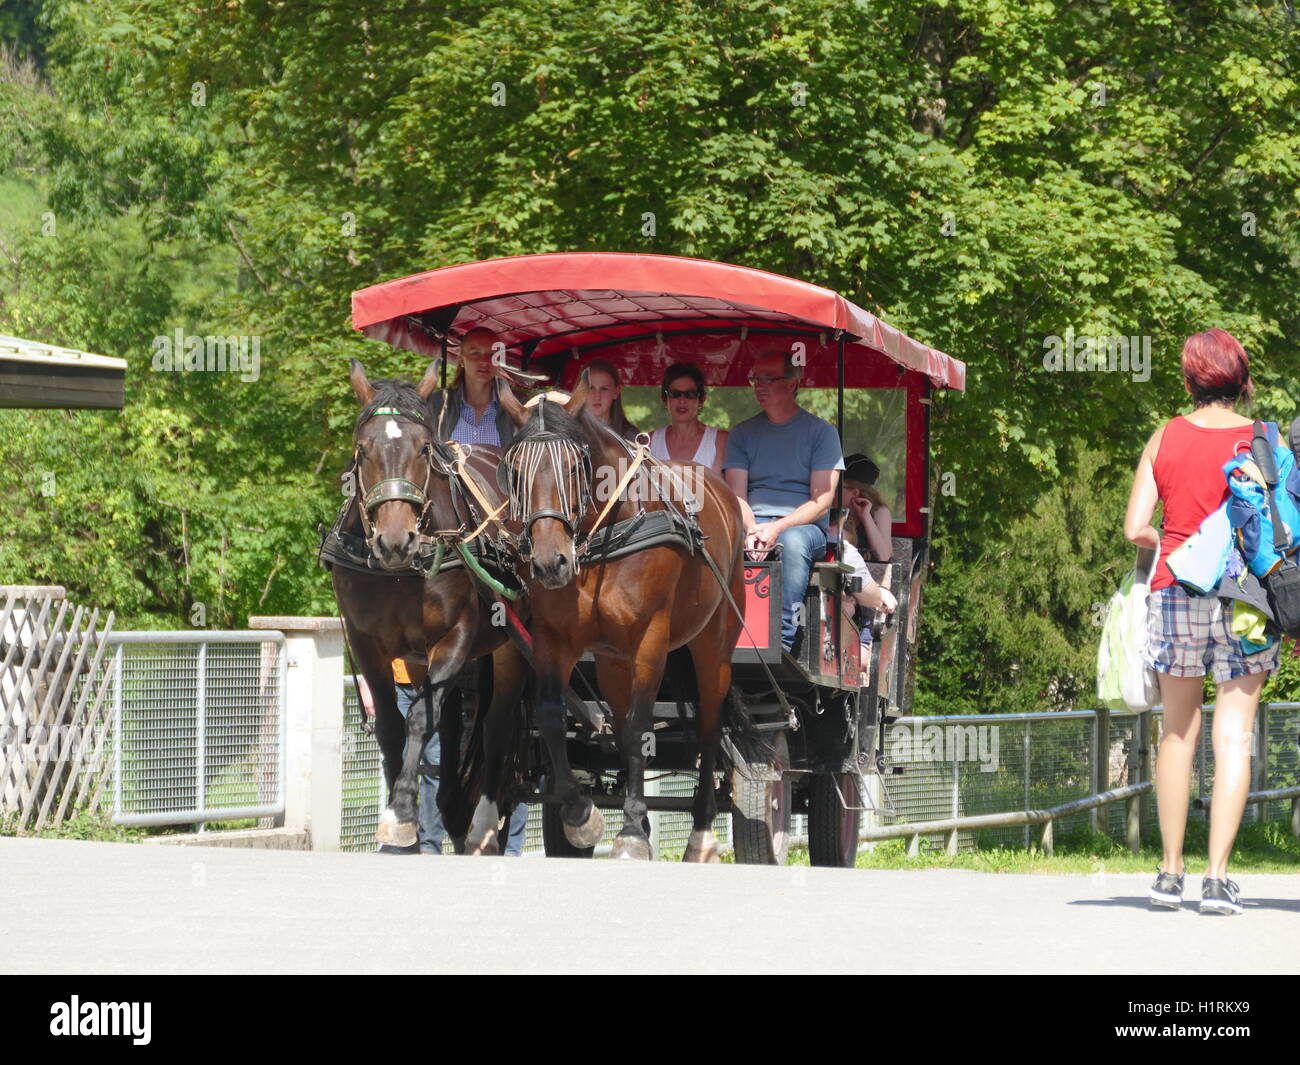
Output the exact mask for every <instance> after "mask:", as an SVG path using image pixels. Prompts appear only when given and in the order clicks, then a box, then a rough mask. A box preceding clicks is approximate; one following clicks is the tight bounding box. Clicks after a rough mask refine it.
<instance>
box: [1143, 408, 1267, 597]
mask: <svg viewBox="0 0 1300 1065" xmlns="http://www.w3.org/2000/svg"><path fill="white" fill-rule="evenodd" d="M1252 435H1254V424H1253V423H1247V424H1246V425H1232V426H1228V427H1227V428H1223V429H1203V428H1202V427H1201V426H1199V425H1193V424H1192V423H1191V422H1189V421H1188V420H1187V419H1186V418H1185V417H1183V416H1182V415H1179V416H1178V417H1177V418H1174V419H1173V420H1172V421H1170V422H1167V423H1166V424H1165V432H1164V436H1163V437H1161V439H1160V450H1159V451H1158V452H1157V453H1156V460H1155V462H1154V463H1153V465H1152V468H1153V470H1154V471H1155V478H1156V488H1157V489H1158V491H1159V493H1160V500H1161V502H1163V503H1164V505H1165V509H1164V515H1163V517H1162V518H1161V533H1160V559H1159V561H1158V562H1157V563H1156V571H1155V574H1154V575H1153V576H1152V578H1151V588H1152V590H1153V591H1154V590H1155V589H1157V588H1168V587H1169V586H1170V585H1172V584H1174V583H1175V582H1174V575H1173V574H1172V573H1170V572H1169V566H1168V565H1166V560H1167V559H1168V558H1169V556H1170V555H1171V554H1172V553H1173V552H1174V551H1176V550H1177V549H1178V548H1179V547H1181V546H1182V544H1183V541H1185V540H1186V539H1187V538H1188V537H1189V536H1191V535H1192V534H1193V533H1194V532H1196V530H1197V529H1199V528H1200V526H1201V522H1203V521H1204V520H1205V519H1206V518H1207V517H1208V516H1209V515H1210V514H1212V513H1214V511H1215V510H1217V509H1218V507H1219V505H1220V504H1221V503H1222V502H1223V501H1224V500H1225V499H1227V498H1228V481H1227V478H1225V477H1224V476H1223V464H1224V463H1225V462H1227V461H1228V460H1229V459H1230V458H1232V456H1233V455H1235V454H1236V453H1237V444H1238V442H1239V441H1245V443H1246V445H1247V446H1249V445H1250V438H1251V436H1252Z"/></svg>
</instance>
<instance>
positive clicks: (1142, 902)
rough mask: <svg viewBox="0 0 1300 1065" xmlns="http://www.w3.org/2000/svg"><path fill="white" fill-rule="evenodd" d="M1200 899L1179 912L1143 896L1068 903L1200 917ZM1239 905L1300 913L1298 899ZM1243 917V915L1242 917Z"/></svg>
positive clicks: (1246, 901) (1190, 899)
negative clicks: (1187, 914) (1155, 903)
mask: <svg viewBox="0 0 1300 1065" xmlns="http://www.w3.org/2000/svg"><path fill="white" fill-rule="evenodd" d="M1199 903H1200V899H1198V898H1195V897H1193V896H1189V897H1188V898H1185V899H1183V905H1182V907H1181V909H1180V910H1170V909H1164V908H1163V907H1159V906H1152V905H1151V903H1150V900H1148V899H1147V897H1146V896H1145V895H1137V896H1130V897H1118V896H1117V897H1115V898H1109V899H1075V900H1074V901H1072V902H1071V903H1070V905H1071V906H1127V907H1130V908H1132V909H1137V910H1150V911H1151V912H1152V913H1170V914H1173V913H1179V912H1182V913H1192V914H1196V915H1197V916H1200V913H1199V911H1198V910H1197V906H1198V905H1199ZM1241 905H1242V906H1243V907H1245V910H1246V913H1249V912H1250V911H1251V910H1289V911H1290V912H1291V913H1300V899H1242V900H1241ZM1243 916H1244V915H1243Z"/></svg>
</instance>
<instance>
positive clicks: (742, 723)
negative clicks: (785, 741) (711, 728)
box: [720, 684, 776, 769]
mask: <svg viewBox="0 0 1300 1065" xmlns="http://www.w3.org/2000/svg"><path fill="white" fill-rule="evenodd" d="M722 727H723V729H724V730H725V732H724V739H723V743H722V744H721V754H720V761H721V763H722V767H723V768H724V769H734V768H736V766H737V762H745V763H749V764H754V763H766V762H770V761H771V760H772V759H773V758H775V757H776V748H774V747H773V746H772V744H771V743H769V742H768V741H767V739H765V738H764V736H763V733H761V732H759V731H758V728H757V727H756V726H755V725H754V719H753V718H752V717H751V716H750V713H749V708H748V707H747V706H746V705H745V700H744V699H742V698H741V695H740V691H739V689H737V687H736V686H735V685H734V684H733V685H732V686H731V687H730V688H728V689H727V697H726V698H725V699H723V700H722ZM727 741H730V742H727Z"/></svg>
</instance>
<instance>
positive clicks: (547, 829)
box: [538, 777, 596, 858]
mask: <svg viewBox="0 0 1300 1065" xmlns="http://www.w3.org/2000/svg"><path fill="white" fill-rule="evenodd" d="M538 790H539V791H541V792H542V793H543V794H545V793H546V791H547V782H546V778H545V777H542V778H541V780H540V781H539V782H538ZM562 809H563V807H562V806H560V804H559V803H558V802H544V803H542V849H543V850H544V851H545V852H546V857H548V858H590V857H591V856H592V855H593V854H595V853H596V848H595V847H575V846H574V845H573V844H572V843H570V842H569V837H568V836H566V835H565V834H564V822H563V821H562V820H561V819H560V811H561V810H562Z"/></svg>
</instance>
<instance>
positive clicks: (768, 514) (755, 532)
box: [722, 351, 844, 651]
mask: <svg viewBox="0 0 1300 1065" xmlns="http://www.w3.org/2000/svg"><path fill="white" fill-rule="evenodd" d="M799 377H800V367H798V366H797V365H795V362H794V359H793V357H792V356H791V354H790V353H789V352H781V351H774V352H770V353H768V354H766V355H763V356H760V357H759V358H758V359H757V360H756V361H755V362H754V368H753V370H752V372H751V373H750V375H749V383H750V384H751V385H753V387H754V398H755V399H756V400H757V401H758V405H759V407H761V408H762V410H761V412H760V413H759V414H756V415H754V417H752V418H747V419H746V420H745V421H743V422H741V423H740V424H739V425H737V426H736V427H735V428H734V429H732V430H731V436H730V438H729V439H728V440H727V453H726V458H725V459H724V460H723V463H722V467H723V475H724V476H725V477H726V479H727V484H728V485H730V486H731V490H732V491H733V492H735V493H736V496H737V497H738V498H739V499H740V508H741V511H742V513H743V514H744V518H745V549H746V551H748V552H749V554H750V557H752V558H762V557H763V556H764V555H766V554H767V553H768V552H769V551H771V550H772V549H773V548H774V547H776V545H777V544H780V545H781V644H782V646H783V647H784V648H785V649H786V650H787V651H789V650H791V649H792V648H793V646H794V640H795V635H796V633H797V631H798V628H799V626H798V619H797V616H796V610H797V608H798V607H799V605H800V604H801V603H802V602H803V597H804V591H805V590H806V589H807V587H808V578H809V576H810V574H811V573H812V566H813V561H814V559H817V558H820V557H821V556H822V554H823V553H824V552H825V550H826V535H827V532H828V530H829V528H830V522H829V520H828V518H827V515H828V514H829V513H830V509H831V501H832V499H833V498H834V495H835V472H836V471H837V470H842V469H844V455H843V454H842V452H841V451H840V438H839V434H838V433H836V432H835V427H834V426H833V425H831V424H830V422H828V421H825V420H824V419H822V418H818V417H817V416H816V415H815V414H811V413H809V412H808V411H806V410H804V409H803V408H802V407H800V406H799V404H798V403H797V402H796V399H795V396H796V393H797V392H798V390H799Z"/></svg>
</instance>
